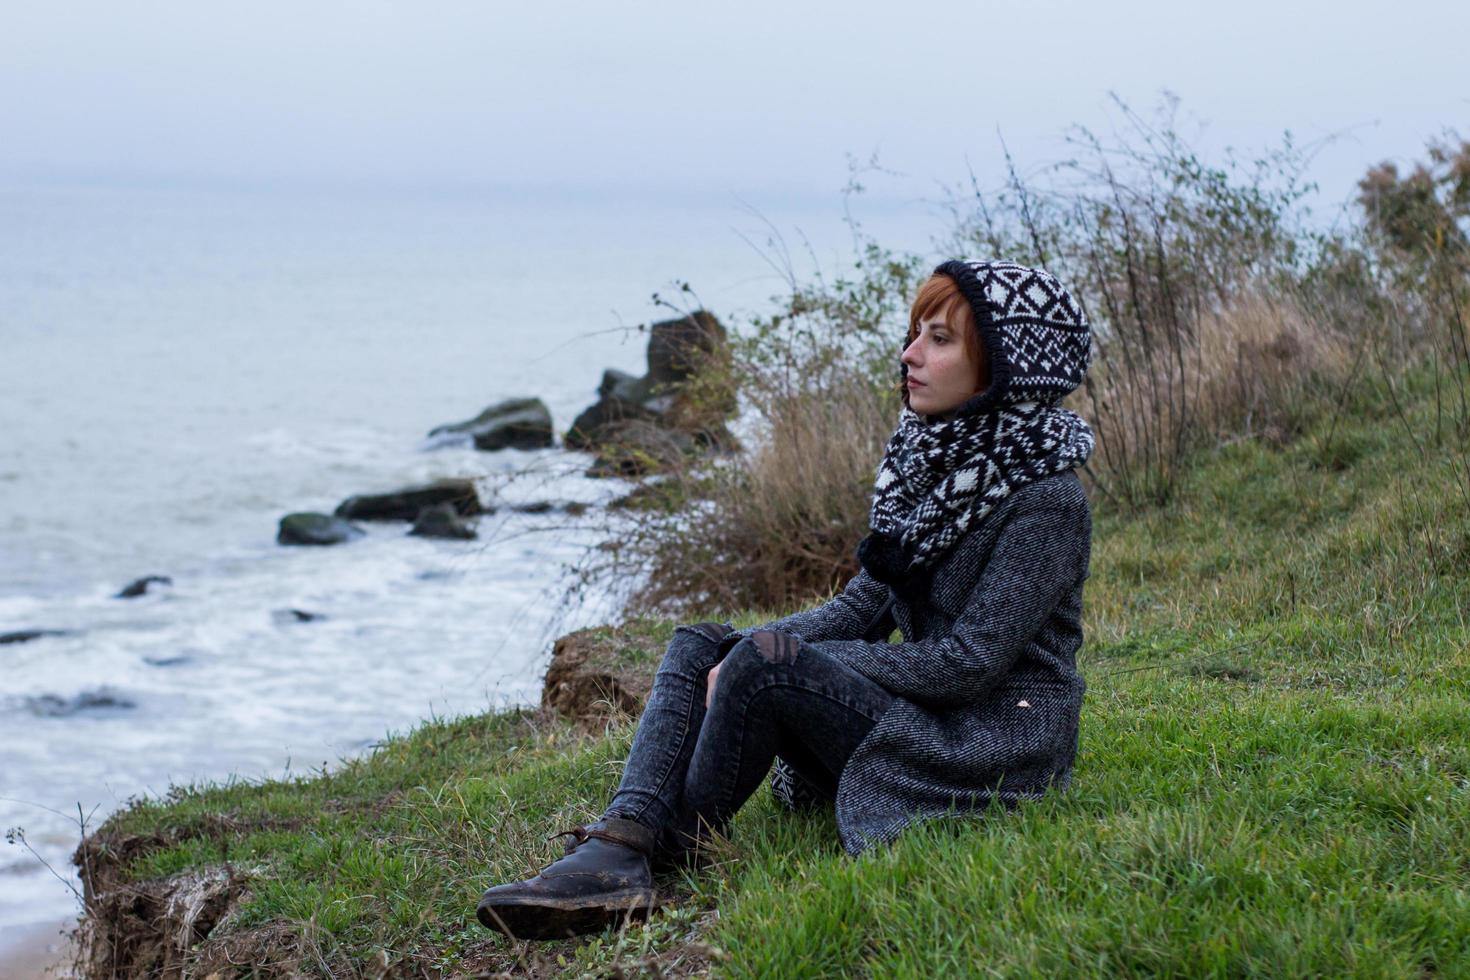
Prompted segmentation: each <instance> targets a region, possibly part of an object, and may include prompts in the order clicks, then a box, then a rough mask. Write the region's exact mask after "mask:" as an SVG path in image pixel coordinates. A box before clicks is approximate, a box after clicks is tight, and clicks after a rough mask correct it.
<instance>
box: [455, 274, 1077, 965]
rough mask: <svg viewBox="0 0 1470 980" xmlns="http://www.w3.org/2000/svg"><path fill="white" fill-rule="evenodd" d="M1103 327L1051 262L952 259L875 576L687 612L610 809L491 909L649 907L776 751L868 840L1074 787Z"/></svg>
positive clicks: (910, 389) (808, 797) (486, 899)
mask: <svg viewBox="0 0 1470 980" xmlns="http://www.w3.org/2000/svg"><path fill="white" fill-rule="evenodd" d="M1091 339H1092V338H1091V331H1090V328H1089V327H1088V324H1087V320H1086V318H1085V317H1084V315H1083V313H1082V311H1081V309H1080V307H1079V306H1078V305H1077V303H1076V302H1075V301H1074V300H1073V298H1072V297H1071V295H1070V294H1069V293H1068V292H1067V290H1066V289H1065V288H1063V287H1062V285H1061V284H1060V283H1059V282H1057V280H1056V279H1054V278H1053V277H1052V276H1051V275H1049V274H1048V273H1046V272H1044V271H1041V270H1039V269H1032V268H1027V267H1025V266H1021V265H1016V264H1014V263H1010V262H1000V261H990V262H970V261H951V262H945V263H943V264H942V265H940V266H939V267H938V268H937V269H936V270H935V271H934V274H933V275H932V276H931V277H930V278H929V280H928V281H926V282H925V283H924V285H923V286H922V287H921V289H920V290H919V294H918V296H917V298H916V299H915V302H914V305H913V308H912V310H911V313H910V322H909V330H908V337H907V340H906V342H905V344H904V349H903V353H902V356H901V358H900V362H899V363H900V375H901V377H902V379H903V397H904V409H903V411H902V412H901V414H900V418H899V423H898V428H897V429H896V431H895V432H894V434H893V436H892V438H890V440H889V442H888V445H887V447H886V448H885V450H884V455H883V461H882V463H881V465H880V466H879V469H878V476H877V480H876V482H875V489H874V495H873V503H872V511H871V525H872V533H871V534H869V535H868V537H866V538H865V539H864V540H863V541H862V543H861V544H860V545H859V546H858V558H859V561H860V562H861V564H862V569H861V570H860V571H859V572H858V574H857V575H856V576H855V577H854V578H853V579H852V580H851V581H850V582H849V583H848V585H847V587H846V588H845V589H844V590H843V591H842V592H841V593H840V594H839V595H837V596H836V597H834V598H833V599H832V600H831V601H829V602H827V603H825V604H824V605H822V606H820V607H818V608H816V609H813V610H810V611H807V612H802V613H797V614H795V615H793V616H788V617H786V618H784V619H780V620H777V621H775V622H773V623H768V624H765V625H763V626H757V627H753V628H750V629H746V630H734V629H732V628H731V627H730V626H729V625H727V624H721V623H699V624H697V625H693V626H680V627H678V628H676V629H675V630H674V636H673V639H672V640H671V641H670V642H669V646H668V650H667V651H666V653H665V655H664V658H663V661H662V663H661V664H660V666H659V669H658V673H657V675H656V678H655V681H654V685H653V690H652V692H651V693H650V695H649V699H648V704H647V706H646V708H645V709H644V712H643V716H642V718H641V719H640V721H639V724H638V731H637V734H636V735H635V736H634V739H633V745H632V749H631V751H630V753H629V756H628V762H627V766H626V768H625V769H624V772H623V779H622V783H621V785H620V786H619V787H618V790H617V792H616V793H615V794H614V796H613V798H612V801H611V803H610V804H609V805H608V807H607V810H606V812H605V813H604V815H603V817H602V819H601V820H598V821H597V822H596V823H593V824H591V825H589V826H587V827H577V828H573V829H572V830H568V831H563V832H562V833H563V834H565V835H567V836H568V837H569V838H570V839H569V840H568V842H567V850H566V854H565V855H564V856H562V857H561V858H559V859H557V860H556V861H554V862H553V863H552V864H550V865H549V866H547V867H546V868H544V869H543V870H542V871H541V873H540V874H538V875H536V876H535V877H534V878H531V879H529V880H527V881H519V882H512V883H510V884H505V885H499V886H496V887H494V888H491V889H490V890H489V891H487V892H485V894H484V896H483V897H482V898H481V900H480V904H479V909H478V915H479V919H480V921H481V922H482V923H484V924H485V925H486V926H489V927H491V928H495V929H499V930H501V931H502V932H505V933H507V934H509V935H512V936H515V937H518V938H543V937H553V936H564V935H570V934H575V933H578V932H584V931H588V930H593V929H598V928H601V927H603V926H605V925H607V924H609V923H610V922H612V921H613V920H615V919H616V918H618V917H619V916H621V915H623V914H626V913H629V912H633V913H637V912H639V911H646V910H648V909H651V908H652V907H654V906H655V905H656V903H657V896H656V894H655V891H654V887H653V881H652V870H653V869H656V868H660V867H667V866H676V865H678V864H681V863H689V862H693V861H697V859H698V857H699V855H700V852H701V848H702V847H707V845H708V844H709V842H710V841H711V840H712V839H713V836H714V835H716V834H720V833H722V832H723V831H724V829H725V827H726V826H727V824H728V822H729V820H730V818H731V817H732V816H733V815H734V813H735V811H736V810H737V809H739V807H740V806H741V804H742V803H744V802H745V800H746V799H747V798H748V797H749V796H750V795H751V794H752V793H753V792H754V791H755V789H756V787H757V786H758V785H759V784H760V782H761V781H762V780H763V779H764V778H765V776H766V773H767V772H768V771H771V767H772V762H773V761H774V762H775V769H774V771H773V772H772V787H773V790H774V791H775V793H776V796H777V797H778V799H780V800H781V801H782V802H783V803H785V804H786V805H787V806H789V807H792V808H797V807H801V806H807V805H812V804H814V803H818V802H822V801H833V802H835V806H836V814H837V827H838V831H839V833H840V835H841V837H842V843H843V845H844V847H845V848H846V850H847V851H848V853H850V854H853V855H856V854H858V853H859V852H861V851H862V850H863V849H865V848H866V847H868V846H870V845H872V844H874V843H882V842H887V841H891V840H892V839H893V838H894V837H896V836H897V835H898V833H899V831H900V830H901V829H902V828H903V827H904V826H905V825H907V824H909V823H911V822H912V821H914V820H916V819H921V818H926V817H935V816H940V815H943V814H946V813H950V812H954V811H955V810H974V809H981V808H984V807H986V806H988V805H989V804H991V803H992V802H998V803H1000V804H1003V805H1012V804H1014V803H1015V801H1017V800H1020V799H1023V798H1035V797H1038V796H1040V795H1041V794H1042V793H1044V792H1045V791H1046V790H1047V788H1048V787H1050V786H1056V787H1057V788H1059V789H1065V788H1066V787H1067V786H1068V785H1069V784H1070V783H1071V776H1072V765H1073V760H1074V757H1075V755H1076V751H1077V726H1078V716H1079V712H1080V709H1081V704H1082V696H1083V692H1084V691H1085V690H1086V684H1085V683H1084V682H1083V680H1082V678H1081V676H1080V675H1079V674H1078V672H1077V667H1076V653H1077V649H1078V647H1079V646H1081V643H1082V583H1083V580H1084V579H1086V577H1087V574H1088V562H1089V559H1090V555H1091V541H1092V517H1091V512H1090V509H1089V507H1088V502H1087V497H1086V495H1085V494H1084V492H1083V489H1082V485H1081V483H1080V481H1079V480H1078V478H1077V475H1076V474H1075V473H1074V472H1073V470H1074V469H1075V468H1076V467H1078V466H1081V465H1083V464H1084V463H1085V462H1086V461H1087V458H1088V457H1089V456H1090V455H1091V453H1092V447H1093V438H1092V432H1091V430H1090V429H1089V428H1088V426H1087V424H1086V423H1085V422H1084V421H1083V420H1082V419H1081V417H1079V416H1078V415H1076V414H1075V413H1073V412H1070V411H1068V410H1066V409H1063V408H1061V407H1060V406H1059V403H1060V401H1061V400H1062V398H1063V397H1064V396H1065V395H1066V394H1067V393H1068V392H1071V391H1072V390H1074V389H1075V388H1076V387H1077V386H1078V385H1079V384H1081V382H1082V379H1083V376H1084V374H1085V373H1086V371H1087V367H1088V365H1089V363H1090V362H1091ZM895 627H896V628H897V629H899V630H901V631H902V634H903V637H904V642H901V643H889V642H887V640H888V638H889V636H890V635H891V634H892V631H893V630H894V628H895ZM558 836H559V835H558ZM650 862H652V863H650Z"/></svg>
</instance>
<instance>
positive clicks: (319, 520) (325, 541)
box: [276, 511, 367, 545]
mask: <svg viewBox="0 0 1470 980" xmlns="http://www.w3.org/2000/svg"><path fill="white" fill-rule="evenodd" d="M366 533H367V532H366V531H364V530H363V529H362V528H360V527H358V526H357V525H356V524H353V523H351V522H349V521H344V520H343V519H342V518H340V517H333V516H332V515H331V514H316V513H312V512H311V511H300V512H298V513H295V514H287V515H286V516H285V517H283V518H281V526H280V528H279V529H278V530H277V531H276V544H301V545H329V544H342V543H343V542H346V541H351V540H353V539H355V538H360V537H362V536H363V535H364V534H366Z"/></svg>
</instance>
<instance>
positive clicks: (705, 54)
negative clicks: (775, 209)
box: [0, 0, 1470, 197]
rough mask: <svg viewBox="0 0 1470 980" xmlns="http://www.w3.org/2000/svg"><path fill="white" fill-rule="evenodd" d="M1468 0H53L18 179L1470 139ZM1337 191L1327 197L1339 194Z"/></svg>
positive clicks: (718, 177) (31, 79)
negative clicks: (1152, 123) (1186, 139)
mask: <svg viewBox="0 0 1470 980" xmlns="http://www.w3.org/2000/svg"><path fill="white" fill-rule="evenodd" d="M1467 39H1470V3H1467V2H1465V0H1437V2H1415V0H1406V2H1398V3H1393V4H1383V3H1366V2H1362V0H1336V2H1332V3H1327V2H1293V0H1276V2H1270V3H1262V2H1257V0H1236V2H1232V3H1225V4H1219V3H1211V4H1208V5H1205V4H1188V3H1180V2H1179V0H1170V2H1163V0H1157V2H1153V0H1150V2H1142V0H1137V2H1130V0H1123V2H1115V3H1099V2H1097V0H1079V2H1067V3H1035V2H1033V3H1015V2H1011V3H1005V4H999V3H963V2H960V3H947V4H942V5H932V6H931V7H930V9H929V10H928V12H919V11H917V10H916V9H915V8H912V7H907V6H905V5H900V4H896V3H891V2H890V3H881V4H880V3H868V2H857V0H853V2H847V3H842V4H825V3H824V4H796V3H792V2H789V0H788V2H784V3H779V4H778V3H766V2H748V0H746V2H741V3H727V4H719V5H714V4H700V3H690V2H687V0H686V2H680V3H666V4H652V3H637V2H631V3H630V2H622V3H616V4H613V3H607V2H598V3H582V2H560V3H552V4H534V3H515V4H511V3H502V2H495V0H480V2H434V0H429V2H420V3H407V2H402V3H382V2H375V0H353V2H351V3H346V2H335V0H333V2H328V0H317V2H307V3H302V2H300V0H297V2H292V3H279V2H274V0H251V2H249V3H233V4H230V3H198V2H187V3H186V2H148V0H142V2H130V3H116V2H114V0H107V2H102V0H70V2H68V0H58V2H56V3H25V4H21V3H17V4H11V5H8V8H7V10H6V12H5V14H4V15H3V17H0V91H4V92H5V97H4V99H3V100H0V132H3V134H4V138H3V141H0V178H4V179H7V180H12V181H13V180H16V179H20V180H29V179H33V178H41V179H63V180H65V179H72V178H84V179H99V178H100V179H110V178H126V179H138V178H142V179H147V180H153V179H160V180H167V179H176V178H185V179H215V178H229V179H245V180H270V179H278V178H310V179H325V180H329V181H330V180H376V179H393V180H406V181H411V182H423V183H425V184H430V183H434V182H444V181H454V182H460V181H471V182H477V183H478V182H484V183H489V184H500V185H528V184H534V185H549V186H552V187H573V186H576V187H583V188H597V187H602V186H607V185H614V186H631V185H641V186H645V187H649V188H654V189H657V188H659V187H675V186H686V187H692V188H705V189H713V190H718V191H721V192H729V191H734V192H736V193H740V192H742V191H746V190H755V189H760V190H772V191H773V190H780V189H790V190H792V191H796V192H802V193H805V192H809V191H812V192H827V193H831V192H833V191H835V190H836V189H837V188H839V187H840V186H841V185H842V183H843V181H844V179H845V176H846V166H847V165H846V156H847V154H849V153H851V154H855V155H857V156H859V157H862V158H867V157H868V156H869V155H870V154H872V153H874V152H876V153H877V154H878V157H879V160H880V162H882V163H883V164H884V165H886V166H887V167H890V168H893V169H895V170H898V171H901V172H902V173H904V174H906V175H908V178H909V179H911V180H914V181H918V182H926V181H933V180H943V181H954V180H958V179H960V178H962V177H963V176H964V173H965V168H966V160H967V159H968V161H969V165H971V166H973V167H974V169H975V170H976V171H977V173H978V174H979V175H980V176H981V178H982V180H985V181H987V182H994V181H995V180H998V179H999V177H1000V175H1001V174H1002V173H1003V170H1002V167H1003V164H1002V162H1001V159H1000V142H999V137H998V135H997V134H998V133H999V134H1000V135H1003V136H1004V138H1005V140H1006V142H1007V144H1008V145H1009V146H1010V149H1011V151H1012V153H1013V154H1014V155H1015V156H1016V157H1017V159H1018V162H1019V163H1020V164H1021V166H1022V168H1023V169H1027V168H1029V167H1033V166H1035V165H1037V164H1040V163H1043V162H1046V161H1049V160H1054V159H1057V158H1058V157H1059V156H1061V155H1063V153H1064V147H1063V146H1062V144H1061V136H1062V134H1063V131H1064V130H1065V128H1066V127H1067V125H1068V124H1070V123H1085V124H1090V125H1094V126H1106V125H1108V121H1109V119H1112V120H1113V121H1114V122H1116V120H1117V115H1116V113H1112V114H1110V113H1109V99H1108V93H1109V92H1110V91H1111V92H1117V93H1118V94H1119V95H1120V96H1122V97H1123V98H1125V99H1127V100H1128V101H1129V102H1130V103H1131V104H1133V105H1134V106H1135V107H1137V108H1139V109H1145V110H1146V109H1147V108H1148V107H1150V106H1151V105H1153V104H1154V103H1156V102H1157V101H1158V99H1159V94H1160V92H1161V91H1162V90H1164V89H1167V90H1169V91H1171V92H1174V93H1176V94H1177V95H1178V96H1179V98H1180V100H1181V104H1182V112H1183V113H1184V116H1185V118H1186V119H1187V120H1188V121H1189V123H1190V125H1191V126H1193V127H1195V128H1196V129H1197V128H1198V127H1199V126H1201V125H1202V126H1203V133H1202V137H1201V138H1202V140H1203V144H1202V145H1204V146H1206V147H1214V148H1218V147H1220V146H1224V145H1226V144H1233V145H1236V146H1237V147H1242V148H1259V147H1260V146H1263V145H1267V144H1271V143H1274V142H1277V141H1279V139H1280V136H1281V134H1282V132H1283V130H1286V129H1290V130H1292V131H1293V133H1294V134H1295V135H1296V136H1297V138H1298V139H1299V141H1301V142H1304V143H1306V142H1311V141H1314V140H1319V139H1321V138H1322V137H1324V136H1326V135H1328V134H1330V133H1335V132H1341V133H1344V134H1345V135H1343V137H1342V139H1341V140H1340V142H1339V143H1337V144H1336V145H1335V146H1333V147H1331V148H1329V149H1328V150H1326V151H1324V152H1323V153H1322V154H1321V155H1320V156H1319V157H1318V163H1317V168H1316V173H1317V175H1318V176H1319V178H1320V179H1321V180H1322V181H1323V183H1324V185H1333V186H1335V187H1336V188H1337V189H1338V191H1339V193H1338V194H1334V195H1333V196H1335V197H1340V196H1344V195H1346V194H1347V193H1348V192H1350V190H1351V185H1352V182H1353V180H1354V179H1355V178H1356V177H1357V176H1358V175H1359V174H1361V172H1362V170H1363V169H1364V167H1365V166H1366V165H1368V164H1369V163H1372V162H1375V161H1377V160H1381V159H1389V158H1392V159H1398V160H1400V161H1402V160H1405V159H1411V158H1413V157H1414V156H1415V155H1416V154H1418V153H1419V151H1420V150H1421V148H1422V146H1423V142H1424V138H1425V137H1427V136H1429V135H1432V134H1434V133H1437V132H1439V131H1442V130H1443V129H1444V128H1445V127H1450V126H1453V127H1457V128H1458V129H1459V131H1460V132H1461V133H1462V134H1464V135H1465V136H1467V137H1470V125H1467V123H1470V59H1467V57H1466V52H1467V50H1470V40H1467ZM1326 189H1327V188H1326V187H1324V190H1326Z"/></svg>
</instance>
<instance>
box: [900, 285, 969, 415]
mask: <svg viewBox="0 0 1470 980" xmlns="http://www.w3.org/2000/svg"><path fill="white" fill-rule="evenodd" d="M936 317H938V318H940V319H942V320H943V321H944V325H945V326H946V327H949V332H950V333H951V334H953V335H955V336H956V337H959V339H960V345H961V347H962V349H963V350H964V352H965V357H967V358H968V359H969V360H970V361H971V362H972V363H973V364H974V365H975V390H976V391H984V390H985V389H986V388H987V387H989V385H990V363H989V360H988V359H987V358H986V356H985V348H984V346H983V345H982V344H981V343H980V331H979V330H978V329H977V328H976V326H975V311H974V309H972V308H971V306H970V301H969V300H967V299H965V297H964V294H963V293H961V292H960V288H959V287H958V286H956V285H955V281H954V280H953V279H951V278H950V277H949V276H946V275H944V274H943V273H935V274H934V275H932V276H930V277H929V278H928V279H926V280H925V281H924V284H923V285H922V286H920V287H919V293H918V295H917V296H915V297H914V305H913V306H912V307H911V308H910V309H909V332H908V336H906V337H905V338H904V341H903V349H904V350H908V346H909V344H912V343H913V342H914V338H915V337H917V336H918V335H919V323H920V321H922V320H932V319H934V318H936ZM899 390H900V392H901V393H902V395H903V403H904V404H905V405H907V404H908V403H909V391H908V387H907V386H906V385H904V383H903V382H902V381H900V382H899Z"/></svg>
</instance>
